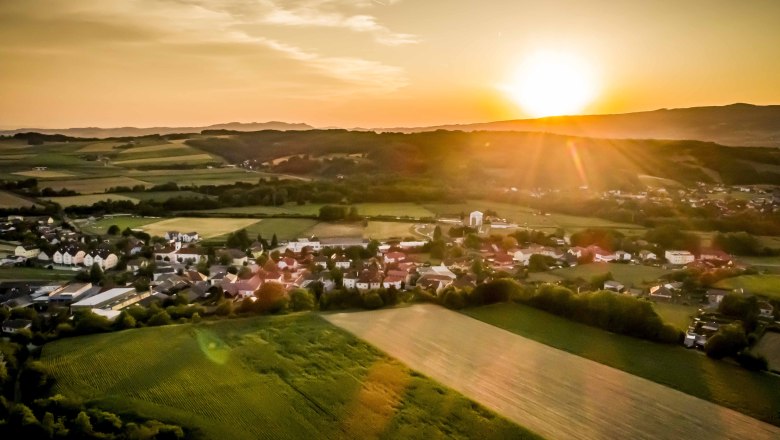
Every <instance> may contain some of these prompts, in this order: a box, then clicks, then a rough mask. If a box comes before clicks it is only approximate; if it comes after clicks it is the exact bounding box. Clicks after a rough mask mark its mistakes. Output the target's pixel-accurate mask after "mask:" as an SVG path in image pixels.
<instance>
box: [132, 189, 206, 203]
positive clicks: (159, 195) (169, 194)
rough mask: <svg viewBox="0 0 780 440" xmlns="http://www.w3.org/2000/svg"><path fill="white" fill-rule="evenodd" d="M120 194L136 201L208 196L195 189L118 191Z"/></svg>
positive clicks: (162, 200) (161, 200)
mask: <svg viewBox="0 0 780 440" xmlns="http://www.w3.org/2000/svg"><path fill="white" fill-rule="evenodd" d="M117 194H118V195H121V196H125V197H127V198H130V199H133V200H135V201H136V202H138V201H141V200H154V201H158V202H164V201H166V200H168V199H172V198H175V197H195V198H200V197H206V195H205V194H201V193H196V192H194V191H186V190H181V191H141V192H129V193H117Z"/></svg>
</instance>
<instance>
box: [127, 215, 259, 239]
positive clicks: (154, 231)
mask: <svg viewBox="0 0 780 440" xmlns="http://www.w3.org/2000/svg"><path fill="white" fill-rule="evenodd" d="M254 223H257V219H253V218H194V217H175V218H169V219H165V220H161V221H158V222H155V223H150V224H147V225H144V226H142V227H141V228H142V229H143V230H144V232H146V233H148V234H150V235H153V236H154V235H157V236H160V237H162V236H164V235H165V233H166V232H168V231H180V232H192V231H195V232H197V233H198V234H199V235H200V236H201V238H212V237H218V236H220V235H225V234H228V233H230V232H233V231H237V230H239V229H241V228H246V227H248V226H250V225H252V224H254Z"/></svg>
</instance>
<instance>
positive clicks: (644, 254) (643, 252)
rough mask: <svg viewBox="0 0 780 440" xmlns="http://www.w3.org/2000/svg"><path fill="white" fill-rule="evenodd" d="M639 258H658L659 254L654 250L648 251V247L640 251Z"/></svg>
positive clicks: (644, 259)
mask: <svg viewBox="0 0 780 440" xmlns="http://www.w3.org/2000/svg"><path fill="white" fill-rule="evenodd" d="M639 258H641V259H642V261H647V260H657V259H658V255H656V254H655V253H654V252H651V251H648V250H647V249H643V250H641V251H639Z"/></svg>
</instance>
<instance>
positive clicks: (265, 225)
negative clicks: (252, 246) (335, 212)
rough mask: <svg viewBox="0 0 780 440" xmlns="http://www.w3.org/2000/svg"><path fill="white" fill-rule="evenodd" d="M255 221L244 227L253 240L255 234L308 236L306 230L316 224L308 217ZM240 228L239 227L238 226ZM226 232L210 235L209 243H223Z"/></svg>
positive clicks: (264, 236) (268, 236) (266, 236)
mask: <svg viewBox="0 0 780 440" xmlns="http://www.w3.org/2000/svg"><path fill="white" fill-rule="evenodd" d="M253 221H254V222H255V223H253V224H251V225H248V226H246V227H245V229H246V232H247V235H249V238H250V239H252V240H254V239H255V238H256V237H257V235H258V234H259V235H262V236H263V238H265V239H266V240H269V241H270V240H271V237H273V235H274V234H276V238H277V239H279V240H294V239H296V238H299V237H308V236H309V233H308V231H309V230H310V229H311V228H312V227H313V226H314V225H316V224H317V220H312V219H308V218H266V219H260V220H258V219H253ZM239 229H241V228H239ZM225 240H227V234H224V235H219V236H215V237H211V238H210V239H209V240H208V242H210V243H224V242H225Z"/></svg>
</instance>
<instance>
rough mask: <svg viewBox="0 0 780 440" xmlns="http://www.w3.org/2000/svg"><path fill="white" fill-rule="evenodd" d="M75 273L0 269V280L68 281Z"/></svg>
mask: <svg viewBox="0 0 780 440" xmlns="http://www.w3.org/2000/svg"><path fill="white" fill-rule="evenodd" d="M74 276H76V272H73V271H68V270H52V269H41V268H37V267H0V280H46V281H48V280H53V281H59V280H70V279H73V277H74Z"/></svg>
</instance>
